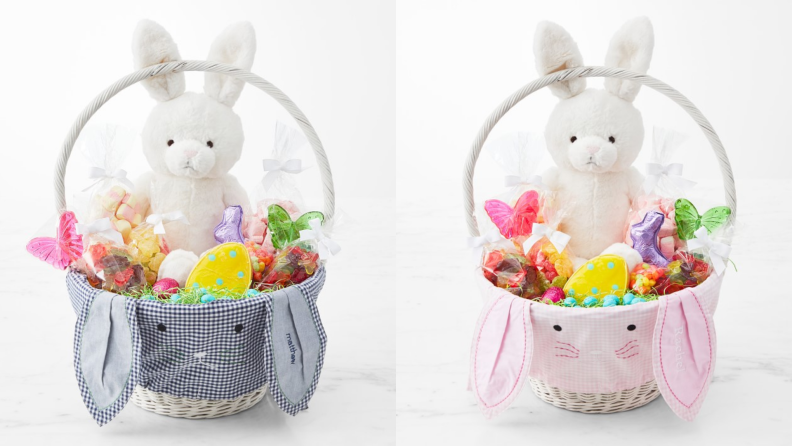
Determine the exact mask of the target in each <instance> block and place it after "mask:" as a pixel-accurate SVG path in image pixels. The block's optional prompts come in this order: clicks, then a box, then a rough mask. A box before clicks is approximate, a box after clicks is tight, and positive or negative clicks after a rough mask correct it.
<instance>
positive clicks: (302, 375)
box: [267, 269, 327, 415]
mask: <svg viewBox="0 0 792 446" xmlns="http://www.w3.org/2000/svg"><path fill="white" fill-rule="evenodd" d="M324 274H325V272H324V269H320V270H318V271H317V272H316V273H315V280H312V281H310V282H309V283H310V284H309V285H306V284H305V283H301V284H298V285H295V286H291V287H288V288H284V289H282V290H279V291H276V292H274V293H272V295H271V299H270V300H269V301H267V302H268V305H269V306H270V307H271V308H270V310H271V311H269V312H268V314H269V315H270V316H269V317H270V318H271V320H270V326H271V327H272V330H271V332H270V334H271V336H270V339H269V340H268V342H269V343H270V345H271V348H270V349H269V350H270V354H271V357H270V360H269V361H268V362H269V370H268V382H269V386H270V392H271V393H272V397H273V398H274V399H275V402H276V403H278V406H279V407H280V408H281V410H283V411H284V412H286V413H288V414H289V415H297V413H298V412H300V411H301V410H305V409H307V408H308V402H309V401H310V400H311V397H312V396H313V394H314V392H315V391H316V386H317V384H318V383H319V375H320V374H321V372H322V366H323V364H324V355H325V349H326V347H327V336H326V335H325V332H324V328H323V327H322V321H321V319H320V318H319V309H318V308H317V306H316V299H317V298H318V297H319V291H321V289H322V286H323V284H324Z"/></svg>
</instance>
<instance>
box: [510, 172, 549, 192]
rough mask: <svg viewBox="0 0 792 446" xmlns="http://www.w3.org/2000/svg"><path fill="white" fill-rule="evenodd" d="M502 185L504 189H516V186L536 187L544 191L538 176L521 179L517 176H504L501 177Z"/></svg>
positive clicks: (540, 178)
mask: <svg viewBox="0 0 792 446" xmlns="http://www.w3.org/2000/svg"><path fill="white" fill-rule="evenodd" d="M503 185H504V186H506V187H517V186H522V185H526V186H536V187H538V188H539V189H545V185H544V183H543V182H542V177H541V176H539V175H531V176H530V177H527V178H526V177H521V176H519V175H506V176H505V177H503Z"/></svg>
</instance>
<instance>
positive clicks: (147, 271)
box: [128, 221, 170, 285]
mask: <svg viewBox="0 0 792 446" xmlns="http://www.w3.org/2000/svg"><path fill="white" fill-rule="evenodd" d="M128 252H129V254H130V255H131V256H132V259H133V260H134V261H135V262H136V263H138V264H140V265H141V266H143V275H144V277H145V279H146V282H147V283H148V284H149V285H154V283H155V282H156V281H157V274H158V273H159V267H160V265H161V264H162V261H163V260H165V256H167V255H168V253H169V252H170V249H169V248H168V243H167V242H166V241H165V237H164V236H163V234H157V233H156V231H155V225H152V224H151V223H147V222H145V221H144V222H143V223H141V224H139V225H138V226H137V227H135V229H132V231H131V232H130V234H129V245H128Z"/></svg>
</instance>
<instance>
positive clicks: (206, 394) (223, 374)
mask: <svg viewBox="0 0 792 446" xmlns="http://www.w3.org/2000/svg"><path fill="white" fill-rule="evenodd" d="M324 280H325V270H324V268H320V269H319V270H317V272H316V273H315V274H314V275H313V276H312V277H311V278H309V279H308V280H306V281H305V282H303V283H301V284H298V285H295V287H296V288H297V289H299V290H300V292H301V293H302V296H303V298H305V302H306V304H307V305H308V307H309V309H310V311H311V316H312V318H313V322H314V325H315V328H316V332H317V335H318V336H319V341H320V352H319V357H318V360H317V365H316V370H315V373H314V375H313V380H312V381H311V384H310V386H309V388H308V389H307V391H306V392H305V394H304V396H303V397H302V398H301V399H300V400H299V401H297V402H296V403H293V402H291V401H289V399H288V398H286V397H285V396H284V395H283V393H282V392H281V391H280V387H279V385H278V379H277V375H276V372H275V367H274V366H273V364H274V359H273V352H272V339H271V329H272V317H273V315H272V299H278V298H281V297H283V298H285V293H284V292H283V291H282V290H281V291H277V292H274V293H264V294H262V295H260V296H258V297H252V298H247V299H242V300H238V301H230V300H217V301H214V302H212V303H210V304H201V305H178V304H164V303H160V302H156V301H147V300H139V299H133V298H126V300H125V301H126V302H125V303H126V312H127V316H128V320H129V324H130V329H131V330H132V331H133V333H132V335H133V339H139V341H138V342H134V343H133V347H134V350H135V351H134V356H133V357H134V361H135V362H134V366H133V370H132V373H131V375H130V379H129V382H128V383H127V386H126V387H125V388H124V391H123V393H122V395H121V396H120V397H119V398H118V400H117V401H116V402H115V403H114V404H112V405H111V406H110V407H107V408H105V409H103V410H99V409H98V408H97V407H96V406H95V404H94V403H93V400H92V398H91V396H90V392H89V390H88V388H87V386H86V384H85V382H84V379H83V377H82V372H81V370H80V364H79V362H80V361H79V357H80V356H79V347H80V333H81V332H82V330H83V328H84V327H83V326H84V324H85V320H86V317H87V315H88V312H89V310H90V307H91V305H90V304H91V303H92V302H93V299H95V298H96V297H97V296H98V295H100V294H101V293H103V291H102V290H98V289H95V288H93V287H91V286H90V285H89V284H88V282H87V280H86V278H85V276H84V275H82V274H80V273H77V272H74V271H70V272H69V274H68V275H67V277H66V284H67V288H68V291H69V297H70V299H71V303H72V307H73V308H74V310H75V312H76V313H77V315H78V320H77V325H76V329H75V346H74V354H75V371H76V376H77V381H78V384H79V386H80V390H81V393H82V395H83V400H84V401H85V404H86V407H88V410H89V412H90V413H91V415H92V416H93V417H94V418H95V419H96V421H97V422H98V423H99V424H100V425H102V424H105V423H107V422H109V421H110V420H112V419H113V417H115V416H116V414H118V412H120V411H121V409H123V407H124V405H125V404H126V402H127V401H128V399H129V397H130V396H131V394H132V391H133V390H134V387H135V385H136V384H139V385H141V386H143V387H146V388H148V389H150V390H153V391H156V392H161V393H166V394H170V395H174V396H179V397H186V398H195V399H207V400H219V399H234V398H237V397H239V396H241V395H244V394H246V393H249V392H251V391H253V390H256V389H258V388H260V387H261V386H263V385H264V383H270V386H269V388H270V391H271V392H272V395H273V398H274V400H275V401H276V402H277V403H278V406H279V407H280V408H281V409H282V410H283V411H284V412H286V413H288V414H290V415H296V414H297V413H298V412H300V411H301V410H304V409H306V408H308V401H310V399H311V397H312V396H313V393H314V392H315V391H316V386H317V384H318V381H319V376H320V371H321V368H322V365H323V362H324V354H325V350H326V343H327V337H326V334H325V332H324V329H323V327H322V323H321V319H320V317H319V311H318V308H317V305H316V300H317V299H318V297H319V292H320V291H321V289H322V287H323V285H324ZM240 323H241V324H242V325H243V326H244V328H243V330H242V332H241V333H236V332H235V331H234V327H236V325H238V324H240ZM159 324H164V325H165V327H166V331H165V332H162V331H161V330H159V329H158V328H157V326H158V325H159ZM139 327H143V328H144V329H142V330H141V329H139ZM188 331H189V333H188ZM173 332H175V334H176V344H174V343H172V342H168V343H163V342H162V340H163V338H165V336H168V335H171V333H173ZM196 332H197V335H196ZM240 335H241V336H244V338H245V339H246V340H248V341H252V340H256V341H261V342H247V343H246V344H248V346H249V347H250V348H247V347H248V346H244V347H241V348H242V349H244V350H246V351H245V352H244V354H243V357H242V358H240V357H238V356H237V353H238V350H235V348H236V349H239V348H240V347H239V343H238V342H235V340H236V339H238V338H239V337H240ZM258 336H260V338H258ZM166 339H167V338H166ZM229 340H230V341H229ZM218 348H219V350H218ZM208 349H213V350H212V352H213V353H219V355H218V356H219V357H220V361H219V362H216V363H214V364H212V363H210V362H204V359H203V358H201V360H200V361H197V362H195V361H193V362H192V363H190V364H188V365H187V366H186V367H184V366H183V365H181V366H180V365H178V362H179V361H180V360H184V358H185V357H186V356H187V354H186V353H182V354H181V355H179V354H178V352H176V350H178V351H181V352H188V353H194V352H195V351H196V350H201V351H205V350H208ZM144 355H145V356H144ZM207 358H208V356H207ZM240 360H242V363H238V362H240ZM206 361H209V360H208V359H207V360H206ZM174 362H175V363H177V364H176V368H175V369H174V370H169V367H173V363H174ZM212 366H214V367H215V369H212V368H211V367H212ZM215 370H219V371H218V373H217V374H216V375H213V373H212V372H213V371H215ZM273 383H274V384H273Z"/></svg>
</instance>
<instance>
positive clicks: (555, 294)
mask: <svg viewBox="0 0 792 446" xmlns="http://www.w3.org/2000/svg"><path fill="white" fill-rule="evenodd" d="M563 298H564V290H562V289H561V288H558V287H550V288H548V289H547V291H545V292H544V294H542V300H543V301H544V300H547V301H549V302H552V303H557V302H560V301H561V299H563Z"/></svg>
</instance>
